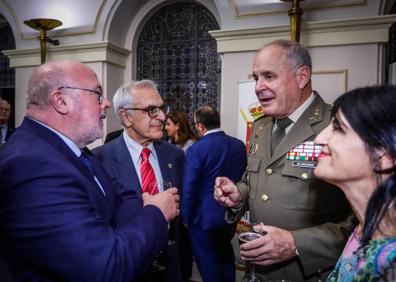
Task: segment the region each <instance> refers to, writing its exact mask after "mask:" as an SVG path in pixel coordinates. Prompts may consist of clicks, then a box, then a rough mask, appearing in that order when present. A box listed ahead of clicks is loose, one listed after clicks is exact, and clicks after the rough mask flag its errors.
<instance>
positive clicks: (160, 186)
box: [148, 181, 172, 195]
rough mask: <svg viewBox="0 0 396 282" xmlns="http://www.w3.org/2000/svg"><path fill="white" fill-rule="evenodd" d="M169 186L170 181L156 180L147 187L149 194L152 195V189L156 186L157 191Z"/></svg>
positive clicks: (170, 184) (170, 185)
mask: <svg viewBox="0 0 396 282" xmlns="http://www.w3.org/2000/svg"><path fill="white" fill-rule="evenodd" d="M171 187H172V183H171V182H170V181H158V182H151V183H149V186H148V189H149V191H150V192H149V194H150V195H152V191H154V190H155V189H156V188H157V189H158V192H161V191H165V190H166V189H169V188H171Z"/></svg>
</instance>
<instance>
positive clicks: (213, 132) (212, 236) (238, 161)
mask: <svg viewBox="0 0 396 282" xmlns="http://www.w3.org/2000/svg"><path fill="white" fill-rule="evenodd" d="M194 123H195V128H196V130H197V133H198V136H200V137H201V138H200V139H199V140H198V141H197V142H196V143H194V144H193V145H192V146H191V147H190V148H189V150H188V151H187V156H186V162H185V166H184V181H183V194H182V201H181V212H182V218H183V223H184V224H185V225H187V228H188V232H189V234H190V239H191V244H192V249H193V254H194V258H195V262H196V264H197V267H198V270H199V272H200V274H201V276H202V278H203V281H204V282H212V281H213V282H215V281H216V282H221V281H223V282H233V281H235V257H234V251H233V247H232V245H231V239H232V237H233V235H234V232H235V224H233V225H230V224H228V223H226V221H225V219H224V214H225V207H223V206H221V205H220V204H218V203H217V202H216V201H215V199H214V198H213V191H214V190H213V189H214V184H215V179H216V177H218V176H224V175H227V176H228V177H229V178H232V179H234V180H236V181H239V180H240V178H241V176H242V174H243V172H244V171H245V169H246V162H247V161H246V151H245V145H244V144H243V142H242V141H240V140H238V139H236V138H234V137H231V136H228V135H226V134H225V133H224V131H222V130H221V129H220V115H219V113H218V112H217V111H216V109H214V108H212V107H210V106H203V107H201V108H199V109H198V110H197V111H196V112H195V115H194Z"/></svg>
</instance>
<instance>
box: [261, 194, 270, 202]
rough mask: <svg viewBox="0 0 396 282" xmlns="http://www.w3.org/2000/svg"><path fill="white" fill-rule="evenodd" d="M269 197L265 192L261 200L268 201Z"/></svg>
mask: <svg viewBox="0 0 396 282" xmlns="http://www.w3.org/2000/svg"><path fill="white" fill-rule="evenodd" d="M268 199H269V197H268V195H267V194H263V195H262V196H261V200H262V201H263V202H266V201H268Z"/></svg>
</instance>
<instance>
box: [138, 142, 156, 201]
mask: <svg viewBox="0 0 396 282" xmlns="http://www.w3.org/2000/svg"><path fill="white" fill-rule="evenodd" d="M150 153H151V151H150V149H149V148H143V150H142V153H141V155H140V156H141V157H142V162H141V163H140V174H141V176H142V191H143V193H144V192H148V193H149V194H150V195H155V194H157V193H158V187H157V185H156V183H157V180H156V179H155V174H154V170H153V168H152V166H151V164H150V162H149V156H150ZM150 183H152V184H151V185H150Z"/></svg>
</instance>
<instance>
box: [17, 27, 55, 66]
mask: <svg viewBox="0 0 396 282" xmlns="http://www.w3.org/2000/svg"><path fill="white" fill-rule="evenodd" d="M23 23H24V24H26V25H27V26H29V27H31V28H33V29H35V30H38V31H39V32H40V33H39V36H38V40H39V41H40V54H41V64H44V63H45V57H46V54H47V42H49V43H52V44H54V45H59V40H57V39H52V38H50V37H48V36H47V30H51V29H54V28H56V27H58V26H61V25H62V22H61V21H58V20H55V19H30V20H25V21H24V22H23Z"/></svg>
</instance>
